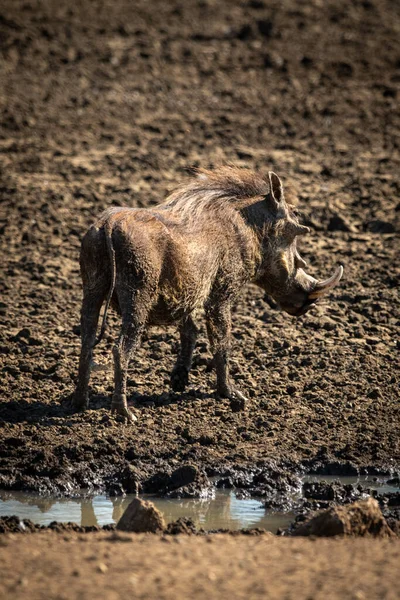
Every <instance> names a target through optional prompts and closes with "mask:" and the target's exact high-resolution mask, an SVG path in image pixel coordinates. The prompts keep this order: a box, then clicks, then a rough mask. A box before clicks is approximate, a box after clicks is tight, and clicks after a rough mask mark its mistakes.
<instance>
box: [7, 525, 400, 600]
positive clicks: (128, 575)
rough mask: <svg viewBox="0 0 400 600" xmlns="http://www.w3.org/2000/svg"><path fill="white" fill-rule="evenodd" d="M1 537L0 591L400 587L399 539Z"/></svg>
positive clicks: (37, 595)
mask: <svg viewBox="0 0 400 600" xmlns="http://www.w3.org/2000/svg"><path fill="white" fill-rule="evenodd" d="M21 538H22V539H21ZM33 540H34V544H33V543H32V541H33ZM0 543H1V546H0V558H1V561H2V565H3V568H2V571H3V574H4V575H3V576H2V578H1V582H0V596H1V597H2V598H7V599H10V600H13V599H17V598H18V599H22V598H26V597H27V596H29V598H30V599H31V600H45V599H46V600H47V599H49V598H51V599H56V598H57V600H64V599H65V600H67V599H69V598H80V599H81V600H89V599H92V598H93V599H95V598H96V599H97V598H107V600H119V599H120V598H124V599H125V598H142V599H145V598H157V599H159V600H164V599H165V600H167V599H171V600H172V599H173V600H175V599H181V598H182V599H183V598H193V599H200V598H218V600H224V599H229V600H230V599H232V598H243V599H246V600H247V599H253V598H254V599H258V598H259V599H275V598H276V599H282V598H285V599H287V600H290V599H293V600H303V599H304V600H311V599H313V600H328V599H329V600H334V599H337V600H343V599H351V600H366V599H368V600H397V599H398V598H399V595H400V584H399V577H398V566H399V560H400V543H399V542H398V541H397V542H390V541H383V540H367V539H361V538H358V539H351V540H332V539H330V540H327V539H325V540H319V541H318V542H315V541H310V540H309V539H305V538H303V539H294V538H291V539H289V538H287V539H286V538H277V537H275V536H273V535H263V536H239V537H237V536H229V535H218V536H213V537H204V538H197V537H189V536H177V537H174V538H168V537H158V536H156V535H151V534H150V535H148V534H137V535H134V534H129V535H128V534H120V533H117V534H116V533H111V534H86V535H76V534H75V535H71V534H68V535H65V536H64V537H63V538H61V539H60V535H59V534H54V533H47V534H35V535H33V536H20V535H18V536H14V537H13V536H12V534H11V535H7V536H4V537H2V539H1V540H0ZM17 553H18V561H16V560H15V555H16V554H17Z"/></svg>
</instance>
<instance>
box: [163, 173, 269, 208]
mask: <svg viewBox="0 0 400 600" xmlns="http://www.w3.org/2000/svg"><path fill="white" fill-rule="evenodd" d="M195 174H196V177H194V178H192V179H191V180H190V181H189V182H188V183H184V184H182V185H181V186H179V187H178V188H177V189H176V190H174V191H173V192H172V193H171V194H170V195H169V196H168V197H167V199H166V200H165V203H164V204H163V206H164V207H165V208H172V209H177V210H182V211H185V212H186V211H192V210H195V211H196V212H197V211H198V210H199V209H207V208H212V207H213V206H218V207H219V208H221V207H223V206H224V205H225V206H226V207H228V206H232V205H234V204H235V203H236V202H238V201H240V200H244V199H251V198H254V199H256V198H261V197H263V196H266V195H267V194H268V193H269V191H270V186H269V183H268V181H267V180H266V179H264V178H263V177H262V176H261V175H258V174H257V173H254V172H253V171H250V170H249V169H239V168H237V167H227V166H224V167H219V168H217V169H214V170H212V171H211V170H207V169H196V170H195Z"/></svg>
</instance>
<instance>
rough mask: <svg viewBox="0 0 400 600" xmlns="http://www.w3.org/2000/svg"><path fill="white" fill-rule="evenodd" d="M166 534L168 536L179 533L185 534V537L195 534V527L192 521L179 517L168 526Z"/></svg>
mask: <svg viewBox="0 0 400 600" xmlns="http://www.w3.org/2000/svg"><path fill="white" fill-rule="evenodd" d="M166 533H168V534H169V535H178V534H179V533H185V534H186V535H193V534H196V533H197V529H196V525H195V523H194V522H193V521H192V519H187V518H185V517H181V518H179V519H177V520H176V521H173V522H172V523H169V524H168V527H167V529H166Z"/></svg>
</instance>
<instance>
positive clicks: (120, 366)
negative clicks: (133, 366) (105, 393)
mask: <svg viewBox="0 0 400 600" xmlns="http://www.w3.org/2000/svg"><path fill="white" fill-rule="evenodd" d="M143 330H144V327H143V326H140V325H138V324H137V323H132V322H130V321H128V322H126V321H125V322H124V321H123V323H122V330H121V334H120V336H119V338H118V341H117V343H116V344H115V346H114V348H113V355H114V380H115V388H114V394H113V398H112V403H111V411H112V412H114V413H117V414H118V415H122V416H123V417H125V418H126V419H127V420H128V421H136V420H137V419H136V417H135V415H134V414H133V413H132V412H131V411H130V410H129V408H128V403H127V398H126V379H127V374H128V366H129V359H130V357H131V355H132V352H133V350H134V349H135V348H137V347H138V346H139V344H140V339H141V336H142V333H143Z"/></svg>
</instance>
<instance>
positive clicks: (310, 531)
mask: <svg viewBox="0 0 400 600" xmlns="http://www.w3.org/2000/svg"><path fill="white" fill-rule="evenodd" d="M293 535H296V536H298V535H300V536H309V535H313V536H317V537H332V536H337V535H340V536H371V537H380V538H388V537H395V533H394V532H393V531H392V530H391V529H390V527H389V525H388V524H387V522H386V519H385V518H384V516H383V515H382V512H381V510H380V508H379V504H378V502H377V501H376V500H375V499H374V498H368V499H367V500H360V501H359V502H354V503H353V504H349V505H347V506H334V507H332V508H329V509H328V510H323V511H319V512H317V513H314V515H312V516H311V517H310V518H309V519H308V520H307V521H305V522H304V523H302V524H301V525H300V526H299V527H298V528H297V529H295V530H294V531H293Z"/></svg>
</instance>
